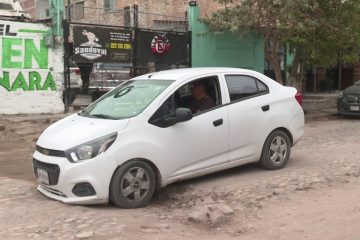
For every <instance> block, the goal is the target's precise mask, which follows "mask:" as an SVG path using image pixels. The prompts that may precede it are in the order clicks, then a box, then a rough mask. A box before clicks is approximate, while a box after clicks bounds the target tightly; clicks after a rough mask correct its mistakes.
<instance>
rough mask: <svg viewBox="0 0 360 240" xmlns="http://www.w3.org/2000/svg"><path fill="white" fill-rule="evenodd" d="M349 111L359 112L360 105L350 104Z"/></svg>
mask: <svg viewBox="0 0 360 240" xmlns="http://www.w3.org/2000/svg"><path fill="white" fill-rule="evenodd" d="M350 111H353V112H359V111H360V106H350Z"/></svg>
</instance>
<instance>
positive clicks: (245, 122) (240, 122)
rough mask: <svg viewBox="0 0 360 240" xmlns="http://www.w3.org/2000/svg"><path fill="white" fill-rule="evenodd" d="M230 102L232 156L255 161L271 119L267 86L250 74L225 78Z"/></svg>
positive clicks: (233, 158) (236, 158) (230, 148)
mask: <svg viewBox="0 0 360 240" xmlns="http://www.w3.org/2000/svg"><path fill="white" fill-rule="evenodd" d="M223 77H224V79H225V82H226V84H227V88H228V91H227V94H228V97H229V98H228V103H229V157H230V160H231V161H235V160H242V161H244V162H245V161H246V162H251V161H256V160H258V159H259V157H260V155H261V150H262V146H263V143H264V141H265V139H266V135H267V134H268V133H267V130H268V128H267V125H268V124H269V121H270V119H271V104H270V102H271V101H270V94H269V89H268V87H267V86H266V85H265V84H264V83H263V82H262V81H260V80H259V79H256V78H255V77H253V76H249V75H224V76H223Z"/></svg>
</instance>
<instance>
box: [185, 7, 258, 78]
mask: <svg viewBox="0 0 360 240" xmlns="http://www.w3.org/2000/svg"><path fill="white" fill-rule="evenodd" d="M199 17H200V9H199V7H197V6H190V7H189V25H190V28H191V31H192V52H191V57H192V66H193V67H239V68H246V69H252V70H255V71H258V72H261V73H263V72H264V49H263V45H264V44H263V37H262V36H261V35H258V34H255V33H250V34H246V35H244V36H239V35H236V34H232V33H230V32H224V33H214V32H211V31H210V30H209V28H208V26H207V25H206V24H204V23H201V22H200V21H199Z"/></svg>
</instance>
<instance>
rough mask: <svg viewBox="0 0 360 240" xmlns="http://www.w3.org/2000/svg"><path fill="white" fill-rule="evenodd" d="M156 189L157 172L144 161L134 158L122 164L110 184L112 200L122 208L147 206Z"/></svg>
mask: <svg viewBox="0 0 360 240" xmlns="http://www.w3.org/2000/svg"><path fill="white" fill-rule="evenodd" d="M154 191H155V174H154V171H153V169H152V168H151V167H150V165H149V164H147V163H146V162H144V161H141V160H133V161H129V162H127V163H125V164H123V165H122V166H120V167H119V168H118V169H117V170H116V171H115V173H114V175H113V177H112V180H111V184H110V201H111V202H112V203H113V204H114V205H115V206H117V207H120V208H141V207H145V206H146V205H147V204H148V203H149V201H150V200H151V198H152V196H153V194H154Z"/></svg>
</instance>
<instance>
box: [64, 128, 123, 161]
mask: <svg viewBox="0 0 360 240" xmlns="http://www.w3.org/2000/svg"><path fill="white" fill-rule="evenodd" d="M116 137H117V133H112V134H109V135H106V136H104V137H101V138H97V139H95V140H92V141H90V142H87V143H84V144H81V145H79V146H76V147H74V148H71V149H69V150H67V151H66V156H67V158H68V159H69V161H70V162H81V161H84V160H88V159H91V158H94V157H96V156H98V155H99V154H101V153H103V152H105V151H106V150H107V149H108V148H109V147H110V146H111V145H112V144H113V143H114V142H115V139H116Z"/></svg>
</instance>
